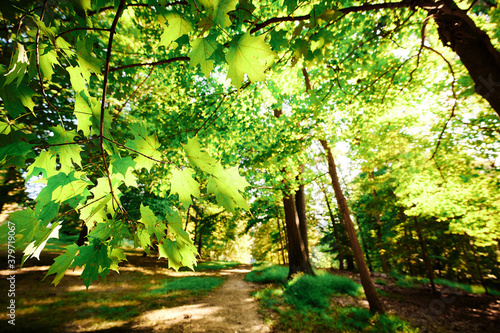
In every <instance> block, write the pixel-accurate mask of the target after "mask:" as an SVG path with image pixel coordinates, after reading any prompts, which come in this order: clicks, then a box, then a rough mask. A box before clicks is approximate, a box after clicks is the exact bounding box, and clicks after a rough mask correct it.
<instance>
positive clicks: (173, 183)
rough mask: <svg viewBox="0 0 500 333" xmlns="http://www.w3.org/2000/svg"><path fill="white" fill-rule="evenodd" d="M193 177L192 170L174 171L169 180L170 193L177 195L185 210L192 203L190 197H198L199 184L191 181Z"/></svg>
mask: <svg viewBox="0 0 500 333" xmlns="http://www.w3.org/2000/svg"><path fill="white" fill-rule="evenodd" d="M193 175H194V170H193V169H189V168H185V169H184V170H182V171H179V170H177V169H174V170H173V171H172V178H171V179H170V193H172V194H176V193H177V194H178V195H179V201H180V202H181V203H182V206H183V207H184V208H185V209H188V208H189V206H190V205H191V204H192V203H193V200H192V199H191V196H193V197H195V198H199V197H200V184H199V183H198V182H197V181H196V180H194V179H193Z"/></svg>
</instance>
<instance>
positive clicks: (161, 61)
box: [109, 57, 190, 72]
mask: <svg viewBox="0 0 500 333" xmlns="http://www.w3.org/2000/svg"><path fill="white" fill-rule="evenodd" d="M189 60H190V58H189V57H176V58H170V59H164V60H160V61H155V62H143V63H139V64H130V65H123V66H118V67H113V68H110V69H109V71H110V72H114V71H119V70H122V69H127V68H134V67H142V66H159V65H165V64H170V63H172V62H176V61H189Z"/></svg>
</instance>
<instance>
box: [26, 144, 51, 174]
mask: <svg viewBox="0 0 500 333" xmlns="http://www.w3.org/2000/svg"><path fill="white" fill-rule="evenodd" d="M56 169H57V161H56V155H55V154H54V153H52V154H51V153H49V152H48V151H45V150H42V152H41V153H40V155H38V156H37V157H36V158H35V162H33V163H31V165H30V166H29V167H28V170H27V173H26V181H28V180H29V179H30V178H31V177H33V176H38V174H40V173H42V176H43V178H45V179H48V178H50V177H52V176H54V175H56V174H57V173H58V172H57V170H56Z"/></svg>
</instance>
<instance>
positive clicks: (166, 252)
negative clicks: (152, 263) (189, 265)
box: [158, 238, 182, 271]
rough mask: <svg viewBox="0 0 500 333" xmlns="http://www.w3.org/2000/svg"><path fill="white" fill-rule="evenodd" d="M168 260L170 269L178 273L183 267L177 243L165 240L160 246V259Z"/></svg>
mask: <svg viewBox="0 0 500 333" xmlns="http://www.w3.org/2000/svg"><path fill="white" fill-rule="evenodd" d="M159 258H166V259H168V268H173V269H175V270H176V271H178V270H179V268H181V267H182V257H181V254H180V253H179V251H178V250H177V245H176V242H175V241H171V240H170V239H167V238H165V239H164V240H163V242H162V243H160V244H158V259H159Z"/></svg>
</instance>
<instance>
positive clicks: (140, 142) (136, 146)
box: [126, 129, 161, 171]
mask: <svg viewBox="0 0 500 333" xmlns="http://www.w3.org/2000/svg"><path fill="white" fill-rule="evenodd" d="M146 133H147V132H146V130H145V129H142V130H137V129H133V134H134V136H135V138H134V140H131V141H129V142H128V143H127V144H126V146H127V147H129V148H131V149H133V150H135V151H138V152H140V153H141V154H143V155H141V154H138V155H137V157H136V158H135V159H134V161H135V162H136V163H137V165H136V170H140V169H142V168H145V169H146V170H148V171H149V170H150V169H151V167H152V166H153V165H155V162H154V161H153V160H151V159H150V158H148V157H151V158H153V159H155V160H161V153H160V152H159V151H158V148H160V143H159V142H158V139H157V138H156V137H154V136H148V135H147V134H146ZM144 155H146V156H148V157H146V156H144Z"/></svg>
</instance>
